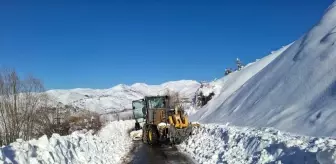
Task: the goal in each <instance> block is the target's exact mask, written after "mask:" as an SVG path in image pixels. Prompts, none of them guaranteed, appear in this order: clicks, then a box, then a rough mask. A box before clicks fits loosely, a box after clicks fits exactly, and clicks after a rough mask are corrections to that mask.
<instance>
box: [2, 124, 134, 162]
mask: <svg viewBox="0 0 336 164" xmlns="http://www.w3.org/2000/svg"><path fill="white" fill-rule="evenodd" d="M133 126H134V122H133V121H120V122H111V123H110V124H108V125H107V126H106V127H104V128H103V129H102V130H101V131H100V132H99V133H98V134H97V135H92V134H91V133H86V134H84V133H78V132H75V133H73V134H71V135H69V136H59V135H57V134H54V135H53V136H52V137H51V138H50V139H48V138H47V137H46V136H43V137H41V138H39V139H38V140H31V141H18V142H15V143H12V144H10V145H9V146H7V147H2V148H0V150H1V151H0V163H1V162H7V163H20V164H21V163H30V164H35V163H36V164H37V163H60V164H63V163H64V164H66V163H73V164H84V163H112V164H113V163H119V162H120V159H121V158H122V156H124V155H125V154H126V153H128V151H129V149H130V148H131V146H132V141H131V139H130V138H129V134H128V130H129V129H131V128H132V127H133Z"/></svg>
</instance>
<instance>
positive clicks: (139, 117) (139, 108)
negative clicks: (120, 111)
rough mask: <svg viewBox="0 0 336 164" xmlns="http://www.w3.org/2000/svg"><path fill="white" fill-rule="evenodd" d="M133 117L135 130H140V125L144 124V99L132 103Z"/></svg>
mask: <svg viewBox="0 0 336 164" xmlns="http://www.w3.org/2000/svg"><path fill="white" fill-rule="evenodd" d="M132 109H133V116H134V119H135V130H140V129H141V127H142V126H141V124H144V123H145V117H146V112H147V111H146V104H145V100H144V99H140V100H134V101H132Z"/></svg>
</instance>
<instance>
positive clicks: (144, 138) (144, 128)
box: [142, 125, 148, 144]
mask: <svg viewBox="0 0 336 164" xmlns="http://www.w3.org/2000/svg"><path fill="white" fill-rule="evenodd" d="M147 135H148V128H147V125H145V126H143V128H142V142H143V143H145V144H147V143H148V142H147V141H148V137H147Z"/></svg>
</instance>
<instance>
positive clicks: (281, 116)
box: [192, 2, 336, 136]
mask: <svg viewBox="0 0 336 164" xmlns="http://www.w3.org/2000/svg"><path fill="white" fill-rule="evenodd" d="M335 6H336V2H334V3H333V4H332V5H331V6H330V7H329V8H328V9H327V10H326V12H325V14H324V16H323V17H322V19H321V21H320V22H319V23H318V24H317V25H316V26H314V27H313V28H312V29H311V30H310V31H309V32H307V33H306V34H305V35H303V36H302V37H301V38H299V39H298V40H297V41H295V42H294V43H293V44H292V45H290V46H289V47H288V48H287V49H286V50H284V51H283V52H280V54H278V55H277V56H276V57H275V59H274V60H272V61H271V62H270V63H269V64H268V65H267V66H266V67H264V68H262V69H261V70H260V71H259V72H258V73H257V74H255V75H254V76H252V77H251V78H249V79H248V80H245V79H242V77H244V78H246V74H249V73H250V72H255V69H254V67H255V65H259V64H258V63H259V62H257V63H254V64H252V65H250V66H248V67H246V68H244V70H243V71H240V72H236V73H234V74H232V75H229V76H227V77H224V78H223V79H220V80H218V81H216V82H213V83H212V85H214V86H217V88H221V89H220V90H219V93H218V95H217V96H216V97H215V98H214V99H213V100H212V101H210V102H209V103H208V104H207V105H206V106H205V107H204V108H202V109H201V110H200V111H198V113H196V114H195V115H194V116H193V117H192V118H193V119H194V120H198V121H200V122H203V123H225V122H231V123H232V124H235V125H239V126H255V127H265V126H269V127H275V128H278V129H280V130H285V131H289V132H293V133H298V134H304V135H313V136H335V135H336V127H335V126H334V120H335V119H336V111H335V106H336V101H335V100H336V73H335V72H336V65H335V63H336V48H335V41H336V35H335V32H336V31H335V29H336V8H335ZM266 58H269V56H268V57H266ZM263 60H265V59H263ZM252 75H253V73H252ZM235 85H237V86H235ZM214 88H216V87H214ZM214 90H215V89H214Z"/></svg>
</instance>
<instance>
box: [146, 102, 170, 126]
mask: <svg viewBox="0 0 336 164" xmlns="http://www.w3.org/2000/svg"><path fill="white" fill-rule="evenodd" d="M145 103H146V110H147V111H146V123H147V124H154V125H158V124H159V123H161V122H166V120H167V111H168V110H169V97H168V96H147V97H145Z"/></svg>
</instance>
